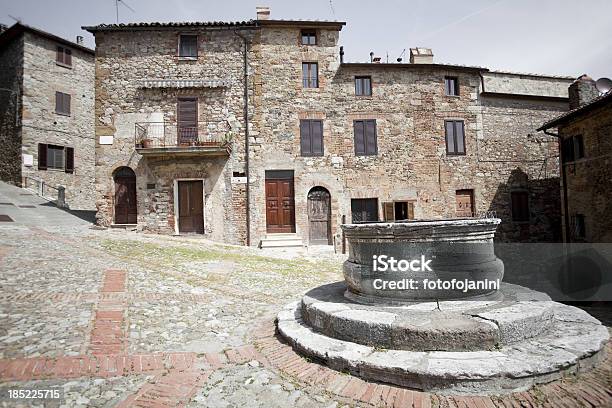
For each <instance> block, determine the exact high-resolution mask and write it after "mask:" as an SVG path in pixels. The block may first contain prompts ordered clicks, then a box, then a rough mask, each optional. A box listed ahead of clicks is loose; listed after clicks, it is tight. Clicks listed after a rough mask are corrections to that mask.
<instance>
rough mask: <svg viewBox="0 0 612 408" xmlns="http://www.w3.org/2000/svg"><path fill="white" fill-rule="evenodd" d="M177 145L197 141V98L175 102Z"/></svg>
mask: <svg viewBox="0 0 612 408" xmlns="http://www.w3.org/2000/svg"><path fill="white" fill-rule="evenodd" d="M176 110H177V115H178V137H179V144H185V143H191V142H194V141H196V140H197V139H198V98H179V99H178V101H177V109H176Z"/></svg>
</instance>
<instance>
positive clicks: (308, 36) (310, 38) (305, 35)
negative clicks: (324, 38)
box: [302, 30, 317, 45]
mask: <svg viewBox="0 0 612 408" xmlns="http://www.w3.org/2000/svg"><path fill="white" fill-rule="evenodd" d="M302 45H317V32H316V30H302Z"/></svg>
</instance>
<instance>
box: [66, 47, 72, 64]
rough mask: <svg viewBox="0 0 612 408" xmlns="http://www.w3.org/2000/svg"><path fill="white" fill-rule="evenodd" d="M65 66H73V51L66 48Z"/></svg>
mask: <svg viewBox="0 0 612 408" xmlns="http://www.w3.org/2000/svg"><path fill="white" fill-rule="evenodd" d="M64 64H66V65H70V66H72V50H69V49H68V48H64Z"/></svg>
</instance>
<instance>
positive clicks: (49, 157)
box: [38, 143, 74, 173]
mask: <svg viewBox="0 0 612 408" xmlns="http://www.w3.org/2000/svg"><path fill="white" fill-rule="evenodd" d="M38 169H39V170H47V169H57V170H64V171H65V172H66V173H74V149H73V148H72V147H64V146H57V145H50V144H45V143H39V144H38Z"/></svg>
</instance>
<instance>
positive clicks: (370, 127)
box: [353, 119, 378, 156]
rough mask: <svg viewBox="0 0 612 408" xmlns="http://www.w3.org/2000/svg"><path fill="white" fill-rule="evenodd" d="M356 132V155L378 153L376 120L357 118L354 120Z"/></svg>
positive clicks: (373, 154)
mask: <svg viewBox="0 0 612 408" xmlns="http://www.w3.org/2000/svg"><path fill="white" fill-rule="evenodd" d="M353 128H354V132H355V155H356V156H375V155H377V154H378V138H377V136H376V120H375V119H369V120H356V121H354V122H353Z"/></svg>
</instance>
